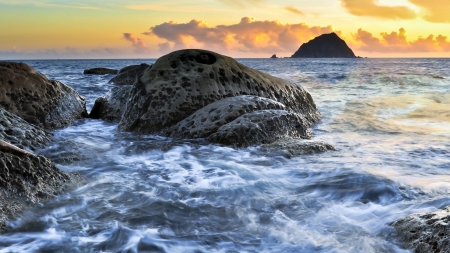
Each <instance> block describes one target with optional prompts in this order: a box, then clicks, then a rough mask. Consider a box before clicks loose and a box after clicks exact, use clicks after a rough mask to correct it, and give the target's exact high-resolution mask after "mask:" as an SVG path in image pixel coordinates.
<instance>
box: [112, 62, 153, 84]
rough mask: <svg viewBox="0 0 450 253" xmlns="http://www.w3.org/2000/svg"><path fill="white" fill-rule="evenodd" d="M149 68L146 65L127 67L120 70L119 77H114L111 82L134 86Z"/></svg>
mask: <svg viewBox="0 0 450 253" xmlns="http://www.w3.org/2000/svg"><path fill="white" fill-rule="evenodd" d="M148 67H151V66H150V65H148V64H146V63H141V64H140V65H131V66H128V67H125V68H123V69H121V70H119V73H117V75H116V76H115V77H113V78H112V79H111V80H110V81H109V82H110V83H115V84H120V85H126V84H130V85H132V84H133V83H134V82H136V81H137V80H138V79H139V77H140V76H141V75H142V72H144V70H146V69H147V68H148Z"/></svg>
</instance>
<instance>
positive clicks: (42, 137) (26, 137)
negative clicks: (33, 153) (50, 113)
mask: <svg viewBox="0 0 450 253" xmlns="http://www.w3.org/2000/svg"><path fill="white" fill-rule="evenodd" d="M0 140H3V141H6V142H8V143H11V144H13V145H15V146H17V147H19V148H22V149H23V148H28V149H31V150H36V149H38V148H43V147H44V146H45V145H46V144H47V143H49V142H50V141H51V140H52V134H50V133H48V132H46V131H44V130H42V129H40V128H38V127H35V126H34V125H31V124H29V123H28V122H26V121H24V120H23V119H21V118H20V117H19V116H17V115H15V114H12V113H10V112H7V111H6V110H5V109H3V108H0Z"/></svg>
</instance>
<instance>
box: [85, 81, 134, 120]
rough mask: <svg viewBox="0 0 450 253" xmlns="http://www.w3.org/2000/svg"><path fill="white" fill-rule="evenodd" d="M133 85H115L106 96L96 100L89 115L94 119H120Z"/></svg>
mask: <svg viewBox="0 0 450 253" xmlns="http://www.w3.org/2000/svg"><path fill="white" fill-rule="evenodd" d="M132 88H133V87H132V86H130V85H126V86H121V87H114V88H112V89H111V90H110V91H109V92H108V93H106V94H105V95H104V96H102V97H99V98H97V99H96V100H95V104H94V107H93V108H92V110H91V113H90V114H89V116H90V117H91V118H93V119H106V120H120V118H121V117H122V114H123V112H124V111H125V106H126V104H127V100H128V98H129V95H130V91H131V89H132Z"/></svg>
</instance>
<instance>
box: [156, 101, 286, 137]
mask: <svg viewBox="0 0 450 253" xmlns="http://www.w3.org/2000/svg"><path fill="white" fill-rule="evenodd" d="M270 109H273V110H284V109H286V106H285V105H283V104H281V103H279V102H276V101H273V100H271V99H268V98H262V97H257V96H250V95H244V96H237V97H231V98H225V99H222V100H220V101H217V102H214V103H211V104H209V105H207V106H205V107H203V108H202V109H200V110H198V111H196V112H195V113H194V114H192V115H191V116H189V117H187V118H185V119H184V120H182V121H180V122H179V123H177V124H176V125H174V126H172V127H170V128H168V129H167V130H165V131H164V135H166V136H170V137H172V138H206V137H208V136H209V135H211V134H213V133H215V132H216V131H217V129H219V128H220V127H221V126H223V125H225V124H227V123H230V122H232V121H233V120H235V119H236V118H238V117H240V116H242V115H244V114H246V113H251V112H254V111H258V110H270Z"/></svg>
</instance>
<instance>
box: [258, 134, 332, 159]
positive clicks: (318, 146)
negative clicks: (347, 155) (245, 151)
mask: <svg viewBox="0 0 450 253" xmlns="http://www.w3.org/2000/svg"><path fill="white" fill-rule="evenodd" d="M260 150H261V151H262V152H263V153H265V154H266V155H270V156H278V155H281V156H284V157H286V158H292V157H295V156H301V155H311V154H317V153H323V152H326V151H329V150H336V148H335V147H334V146H333V145H330V144H328V143H325V142H323V141H311V140H299V139H292V138H285V139H279V140H277V141H275V142H273V143H270V144H264V145H262V146H261V147H260Z"/></svg>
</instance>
